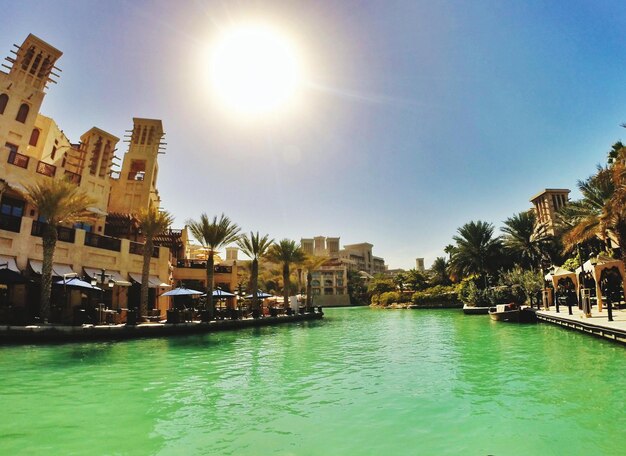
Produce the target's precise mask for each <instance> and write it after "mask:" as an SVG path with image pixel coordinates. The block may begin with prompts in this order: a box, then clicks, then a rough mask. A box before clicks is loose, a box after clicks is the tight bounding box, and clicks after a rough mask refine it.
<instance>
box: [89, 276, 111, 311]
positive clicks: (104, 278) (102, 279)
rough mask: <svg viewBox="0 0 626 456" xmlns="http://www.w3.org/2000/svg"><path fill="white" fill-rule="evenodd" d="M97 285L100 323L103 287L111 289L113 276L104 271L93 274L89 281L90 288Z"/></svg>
mask: <svg viewBox="0 0 626 456" xmlns="http://www.w3.org/2000/svg"><path fill="white" fill-rule="evenodd" d="M107 278H108V279H107ZM98 279H100V280H98ZM98 283H100V302H99V303H98V309H99V314H100V321H102V307H103V306H104V287H105V285H106V286H107V287H108V288H109V289H113V286H114V285H115V281H114V280H113V276H112V275H111V274H107V273H106V269H102V270H101V272H100V274H98V273H97V272H94V273H93V277H92V279H91V286H93V287H95V286H96V285H98ZM111 307H113V299H111Z"/></svg>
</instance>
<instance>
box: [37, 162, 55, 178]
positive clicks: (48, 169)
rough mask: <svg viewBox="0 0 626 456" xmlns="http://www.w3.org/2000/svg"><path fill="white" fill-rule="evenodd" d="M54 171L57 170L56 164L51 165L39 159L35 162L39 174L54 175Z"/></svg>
mask: <svg viewBox="0 0 626 456" xmlns="http://www.w3.org/2000/svg"><path fill="white" fill-rule="evenodd" d="M56 171H57V167H56V166H54V165H51V164H49V163H45V162H42V161H41V160H40V161H39V163H38V164H37V172H38V173H39V174H43V175H44V176H48V177H54V175H55V174H56Z"/></svg>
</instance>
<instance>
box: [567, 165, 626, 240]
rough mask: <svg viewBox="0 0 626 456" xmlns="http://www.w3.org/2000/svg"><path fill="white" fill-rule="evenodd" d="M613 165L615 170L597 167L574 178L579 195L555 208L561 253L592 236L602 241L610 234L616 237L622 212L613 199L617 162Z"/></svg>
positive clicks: (621, 219) (618, 167)
mask: <svg viewBox="0 0 626 456" xmlns="http://www.w3.org/2000/svg"><path fill="white" fill-rule="evenodd" d="M616 166H617V172H616V173H614V172H613V171H612V169H611V168H604V167H598V170H597V172H596V174H594V175H593V176H590V177H589V178H587V179H586V180H584V181H578V189H579V190H580V193H581V194H582V198H581V199H580V200H577V201H571V202H570V203H569V204H567V205H566V206H564V207H563V208H562V209H561V210H560V211H559V214H558V225H559V231H560V232H561V233H562V241H563V248H564V250H565V252H571V251H572V250H574V248H575V247H576V245H578V244H581V243H585V242H587V241H590V240H593V239H595V238H599V239H601V240H603V241H605V242H606V240H607V239H608V238H609V237H610V235H611V234H613V235H614V236H617V237H618V238H619V231H620V226H621V225H622V224H623V223H624V219H626V217H625V215H626V214H624V211H623V210H620V207H619V206H620V204H618V203H619V202H618V201H616V200H617V199H619V194H620V191H616V185H615V182H614V180H613V177H614V176H615V177H617V178H618V181H619V180H620V179H619V176H617V175H616V174H617V173H618V172H619V170H620V168H621V165H619V164H617V165H616ZM624 233H625V234H626V230H625V232H624ZM625 242H626V236H625ZM621 245H622V244H621V243H620V246H621Z"/></svg>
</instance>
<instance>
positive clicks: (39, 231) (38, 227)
mask: <svg viewBox="0 0 626 456" xmlns="http://www.w3.org/2000/svg"><path fill="white" fill-rule="evenodd" d="M47 225H48V224H47V223H43V222H39V221H37V220H33V226H32V228H31V230H30V234H31V236H37V237H42V236H43V232H44V230H45V229H46V226H47ZM57 234H58V240H59V241H63V242H69V243H71V244H73V243H74V239H75V238H76V230H75V229H74V228H66V227H64V226H57Z"/></svg>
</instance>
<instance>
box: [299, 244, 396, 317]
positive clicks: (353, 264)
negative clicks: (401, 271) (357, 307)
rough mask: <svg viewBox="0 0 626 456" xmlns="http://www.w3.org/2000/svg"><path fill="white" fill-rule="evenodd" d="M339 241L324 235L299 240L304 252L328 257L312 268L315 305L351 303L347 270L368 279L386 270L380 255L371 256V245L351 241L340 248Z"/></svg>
mask: <svg viewBox="0 0 626 456" xmlns="http://www.w3.org/2000/svg"><path fill="white" fill-rule="evenodd" d="M339 240H340V238H339V237H325V236H316V237H313V238H302V239H301V240H300V246H301V247H302V250H304V252H305V253H306V254H308V255H314V256H318V257H325V258H328V261H327V262H325V263H324V264H323V265H322V266H321V267H320V268H318V269H316V270H315V271H312V274H313V294H314V296H315V298H314V302H315V303H316V305H321V306H339V305H350V299H349V295H348V288H347V282H348V271H349V270H351V271H356V272H358V273H359V274H361V277H364V278H366V279H367V280H369V279H371V278H372V276H373V275H374V274H380V273H384V272H385V271H386V269H387V267H386V266H385V260H384V259H383V258H380V257H376V256H373V255H372V247H373V245H372V244H369V243H367V242H363V243H360V244H350V245H345V246H344V247H343V249H341V248H340V243H339Z"/></svg>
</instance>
